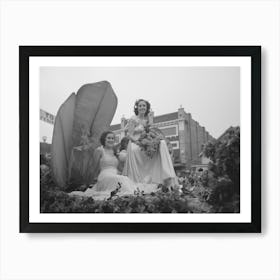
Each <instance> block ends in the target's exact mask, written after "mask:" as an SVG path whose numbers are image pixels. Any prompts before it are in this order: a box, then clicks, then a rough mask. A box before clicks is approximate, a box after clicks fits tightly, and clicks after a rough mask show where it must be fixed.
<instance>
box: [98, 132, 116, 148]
mask: <svg viewBox="0 0 280 280" xmlns="http://www.w3.org/2000/svg"><path fill="white" fill-rule="evenodd" d="M108 134H114V135H115V133H114V132H113V131H111V130H107V131H104V132H103V133H102V134H101V136H100V138H99V141H100V143H101V145H102V146H105V140H106V137H107V135H108Z"/></svg>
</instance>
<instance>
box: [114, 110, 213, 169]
mask: <svg viewBox="0 0 280 280" xmlns="http://www.w3.org/2000/svg"><path fill="white" fill-rule="evenodd" d="M149 122H150V123H151V124H152V125H153V126H155V127H157V128H159V129H160V130H161V131H162V132H163V133H164V135H165V136H166V138H167V139H169V141H170V143H171V144H172V147H173V152H174V167H175V169H176V170H180V169H186V168H188V169H189V168H191V167H192V166H193V165H197V164H201V157H200V156H199V155H200V153H201V150H202V145H203V144H205V143H206V142H207V141H209V140H211V139H214V138H213V137H212V136H211V135H210V134H209V133H208V132H207V131H206V129H205V127H203V126H201V125H200V124H199V123H198V122H197V121H195V120H194V119H192V116H191V114H190V113H186V112H185V110H184V108H182V107H181V108H179V109H178V111H177V112H173V113H169V114H164V115H160V116H154V112H150V114H149ZM126 123H127V119H125V118H124V117H123V118H122V119H121V123H120V124H115V125H111V126H110V130H112V131H114V132H115V134H116V138H117V142H119V141H120V140H121V139H122V138H123V137H124V136H125V126H126Z"/></svg>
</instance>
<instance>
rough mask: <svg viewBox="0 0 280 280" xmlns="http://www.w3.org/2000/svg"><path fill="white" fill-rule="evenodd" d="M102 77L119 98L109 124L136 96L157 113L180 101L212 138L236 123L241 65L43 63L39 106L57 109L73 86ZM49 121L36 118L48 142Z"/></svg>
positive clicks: (127, 110)
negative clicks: (89, 65) (95, 65)
mask: <svg viewBox="0 0 280 280" xmlns="http://www.w3.org/2000/svg"><path fill="white" fill-rule="evenodd" d="M103 80H106V81H108V82H110V83H111V85H112V88H113V90H114V92H115V94H116V95H117V98H118V106H117V109H116V112H115V115H114V118H113V120H112V124H117V123H120V119H121V117H122V116H123V115H124V116H125V117H126V118H129V117H131V116H132V115H133V114H134V113H133V106H134V103H135V101H136V100H137V99H139V98H143V99H146V100H148V101H149V102H150V103H151V109H152V110H153V111H154V114H155V116H157V115H162V114H167V113H172V112H175V111H177V110H178V108H179V107H180V106H182V107H183V108H184V109H185V111H186V112H187V113H191V115H192V118H193V119H194V120H196V121H197V122H199V124H200V125H201V126H204V127H205V128H206V130H207V131H208V132H209V133H210V134H211V135H212V136H213V137H215V138H217V137H219V136H220V135H221V134H222V133H223V132H224V131H225V130H226V129H227V128H228V127H230V126H237V125H240V68H239V67H41V68H40V109H43V110H45V111H47V112H49V113H51V114H53V115H56V113H57V111H58V109H59V107H60V106H61V104H62V103H63V102H64V101H65V100H66V99H67V98H68V96H69V95H70V94H71V93H72V92H75V93H76V92H77V91H78V89H79V88H80V87H81V86H82V85H84V84H87V83H94V82H99V81H103ZM52 130H53V126H52V125H50V124H48V123H45V122H42V121H40V141H41V140H42V137H43V136H47V142H51V138H52Z"/></svg>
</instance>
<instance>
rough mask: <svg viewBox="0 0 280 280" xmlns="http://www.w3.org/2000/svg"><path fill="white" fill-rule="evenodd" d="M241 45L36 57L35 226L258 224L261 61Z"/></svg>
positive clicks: (32, 121) (32, 67) (33, 63)
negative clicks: (255, 79)
mask: <svg viewBox="0 0 280 280" xmlns="http://www.w3.org/2000/svg"><path fill="white" fill-rule="evenodd" d="M81 48H82V50H84V49H83V47H81ZM240 48H241V49H238V48H237V49H236V48H234V47H233V48H232V50H233V53H234V51H236V50H238V52H237V53H234V54H235V55H232V56H230V55H221V56H218V57H212V56H211V55H209V56H207V57H199V56H195V55H194V54H192V55H188V50H189V49H188V47H185V48H183V49H181V50H183V55H177V54H176V48H172V47H170V48H168V50H164V49H163V48H162V47H158V48H156V47H155V48H151V49H152V52H151V53H150V52H149V51H150V50H151V49H149V48H148V47H147V48H145V47H140V48H135V47H134V48H129V47H128V48H125V47H119V48H115V49H114V47H111V48H107V50H108V51H109V52H107V54H108V55H107V56H106V55H94V51H96V48H94V47H93V48H92V49H91V50H93V55H92V56H86V55H84V54H82V55H80V56H74V55H73V56H70V57H69V56H66V55H67V48H64V50H66V53H65V56H64V55H63V56H59V55H57V56H43V55H42V56H36V57H35V56H31V57H30V58H29V64H28V65H29V74H30V76H29V78H30V84H29V88H30V100H29V104H30V108H29V109H30V115H29V118H30V119H29V124H30V127H32V130H33V131H34V136H35V135H38V137H37V138H36V137H30V138H29V141H30V142H29V147H30V148H31V151H30V152H31V157H30V166H31V168H34V167H35V166H38V165H40V174H37V173H36V172H34V174H33V176H32V177H31V178H30V180H31V181H30V182H31V184H30V188H29V206H28V211H29V219H30V222H42V223H52V222H56V223H69V222H70V223H88V224H90V223H102V224H103V225H104V224H110V223H119V224H121V223H130V224H131V223H136V224H137V223H138V225H137V227H138V229H139V227H140V226H141V225H140V224H141V223H148V224H149V225H152V224H153V223H155V226H156V225H157V223H161V224H165V226H166V228H165V229H163V231H164V230H167V226H168V223H177V224H181V225H186V224H191V223H196V225H198V224H199V223H201V224H202V225H203V224H204V225H206V224H211V223H212V229H208V230H210V231H211V230H218V228H215V224H216V223H220V225H219V226H221V223H228V224H229V225H230V224H231V226H233V225H234V224H238V223H242V225H241V227H242V226H245V225H246V223H249V224H250V223H252V215H253V213H252V209H251V198H252V197H253V192H252V189H251V187H250V186H251V184H252V182H251V178H250V176H247V175H248V174H250V172H251V156H254V155H255V152H253V153H252V150H251V149H252V146H251V140H252V141H253V139H252V138H251V132H252V128H251V101H252V102H253V101H254V99H252V98H251V97H254V95H253V94H252V91H253V88H251V76H252V75H253V72H252V73H251V70H252V69H253V68H252V69H251V57H250V55H247V56H245V55H243V53H242V50H245V51H246V47H245V48H244V49H242V47H240ZM100 49H101V50H102V48H100ZM105 49H106V48H105ZM116 49H117V51H119V50H121V52H122V53H124V55H114V50H116ZM129 49H130V51H132V53H133V54H134V55H131V54H130V53H129V52H128V53H126V52H127V51H129ZM202 49H203V47H202ZM39 50H40V49H39ZM47 50H50V51H52V49H51V47H49V48H47ZM60 50H61V49H60ZM155 50H156V51H163V52H164V55H161V56H160V55H159V54H157V53H156V52H155ZM193 50H194V52H196V49H195V48H193ZM204 50H205V51H206V49H204ZM210 50H211V48H210ZM212 50H215V47H212ZM216 50H217V49H216ZM220 50H221V51H222V50H223V48H222V47H221V48H220ZM232 50H229V51H232ZM252 50H253V51H256V52H258V51H259V49H258V47H255V49H254V47H252ZM22 51H23V52H24V51H25V49H24V47H22ZM111 51H113V53H111ZM239 51H240V52H239ZM143 52H144V53H143ZM210 53H211V52H210ZM228 53H229V54H231V52H228ZM79 54H80V53H79ZM138 54H140V55H138ZM153 54H155V55H153ZM206 54H207V52H206ZM237 54H242V55H243V56H236V55H237ZM244 54H246V52H245V53H244ZM249 54H250V49H249ZM253 70H254V69H253ZM254 71H255V70H254ZM241 73H242V75H241ZM256 73H257V72H256ZM38 89H39V94H37V90H38ZM256 98H257V96H256V97H255V99H256ZM38 112H40V115H38ZM255 113H256V114H257V113H258V111H255ZM256 125H257V124H256ZM241 136H242V137H241ZM255 140H256V139H255ZM255 140H254V141H255ZM36 146H37V147H38V146H40V150H39V154H37V155H36V152H37V151H38V149H35V147H36ZM257 152H258V151H257ZM242 168H243V169H242ZM252 171H253V170H252ZM39 186H40V187H39ZM255 190H256V189H255ZM38 197H40V199H39V200H38ZM255 203H257V201H256V202H255ZM22 208H24V207H22ZM241 209H242V210H241ZM23 211H25V210H23ZM75 214H79V215H78V216H77V215H75ZM202 214H203V215H202ZM195 228H196V227H193V228H192V230H195ZM142 230H145V229H144V228H143V229H142ZM158 230H159V229H158ZM168 230H169V229H168ZM173 230H175V229H173ZM223 230H229V229H223ZM230 230H232V231H235V230H240V228H239V227H236V228H235V227H234V226H233V228H232V229H230ZM251 230H256V229H251Z"/></svg>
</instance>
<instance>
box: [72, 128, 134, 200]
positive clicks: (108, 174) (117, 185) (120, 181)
mask: <svg viewBox="0 0 280 280" xmlns="http://www.w3.org/2000/svg"><path fill="white" fill-rule="evenodd" d="M100 143H101V145H102V146H101V147H98V148H97V149H96V150H95V151H94V158H95V162H96V163H97V164H96V167H97V168H99V169H100V173H99V175H98V178H97V183H96V184H95V185H94V186H93V187H92V188H88V189H87V190H86V191H85V192H81V191H73V192H71V193H69V194H70V195H80V196H89V197H93V198H94V199H98V200H103V199H106V198H109V197H110V196H111V194H113V193H115V194H117V195H118V196H122V195H133V194H134V191H136V190H137V186H136V184H135V183H133V182H132V181H131V180H130V179H129V178H128V177H126V176H122V175H119V171H118V167H119V159H118V158H117V154H116V151H115V149H114V147H115V134H114V133H113V132H112V131H106V132H103V133H102V135H101V137H100ZM123 160H125V158H124V159H123Z"/></svg>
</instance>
